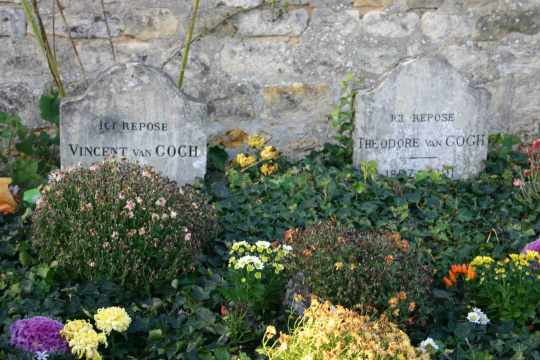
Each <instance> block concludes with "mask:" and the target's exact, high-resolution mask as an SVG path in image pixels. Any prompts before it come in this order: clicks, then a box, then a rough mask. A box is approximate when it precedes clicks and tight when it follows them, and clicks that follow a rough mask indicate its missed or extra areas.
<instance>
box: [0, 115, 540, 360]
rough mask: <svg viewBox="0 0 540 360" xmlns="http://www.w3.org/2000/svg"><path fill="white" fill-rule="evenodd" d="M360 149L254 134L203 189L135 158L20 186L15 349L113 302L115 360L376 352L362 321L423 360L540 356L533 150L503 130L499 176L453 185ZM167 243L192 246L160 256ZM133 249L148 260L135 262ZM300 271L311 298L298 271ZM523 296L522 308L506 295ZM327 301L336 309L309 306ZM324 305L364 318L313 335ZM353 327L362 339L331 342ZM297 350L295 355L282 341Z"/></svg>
mask: <svg viewBox="0 0 540 360" xmlns="http://www.w3.org/2000/svg"><path fill="white" fill-rule="evenodd" d="M342 115H343V114H342V113H337V114H335V116H338V117H340V116H342ZM343 119H345V120H343ZM341 120H342V121H341V122H340V123H342V122H343V121H346V117H343V118H342V119H341ZM345 128H347V127H346V126H345ZM349 145H350V144H348V143H347V142H345V143H342V144H339V143H338V144H337V145H328V146H326V147H325V149H324V150H322V151H320V152H316V153H313V154H311V155H309V156H308V157H306V158H305V159H302V160H300V161H296V162H289V161H287V160H286V159H284V158H283V157H281V156H280V155H279V150H278V149H276V148H274V147H272V146H271V144H270V141H269V139H265V138H264V137H262V136H251V137H250V138H249V139H248V140H247V141H246V145H245V151H244V152H243V153H242V155H241V156H234V157H233V158H232V159H231V161H227V160H224V157H223V152H221V153H219V152H218V153H217V154H219V156H216V157H214V160H216V159H217V160H219V162H220V164H218V165H219V166H215V165H216V164H214V171H217V172H218V173H219V172H221V173H220V174H218V175H217V176H214V175H216V174H214V175H212V176H209V178H208V179H207V182H206V183H205V185H204V187H201V188H198V189H193V188H189V187H188V188H182V189H176V188H173V187H172V186H171V184H169V183H168V182H167V181H166V180H164V179H161V178H159V177H157V176H154V175H155V174H154V173H153V172H152V170H151V169H142V168H140V167H138V166H136V165H131V164H129V163H124V165H119V164H120V163H118V162H106V163H104V164H100V165H98V166H96V167H94V168H90V169H86V170H81V169H75V170H72V171H67V172H61V173H53V174H52V176H51V179H50V181H51V183H50V184H44V186H43V187H42V188H41V191H42V193H43V194H44V195H43V197H42V198H41V200H40V201H39V202H38V204H37V205H34V206H32V205H31V204H30V203H29V202H26V203H25V202H23V201H22V199H21V198H20V197H17V196H16V197H15V198H16V199H17V200H18V202H19V204H18V206H17V207H16V208H14V212H15V213H14V214H8V212H6V214H5V215H0V226H1V228H2V232H1V234H0V302H1V304H2V306H1V307H0V326H1V327H2V335H0V358H6V359H10V360H11V359H30V358H31V357H32V356H33V355H32V354H30V353H28V352H24V351H21V349H17V348H16V347H15V346H13V344H12V341H11V338H10V327H11V326H12V325H13V324H15V323H16V321H18V320H23V319H31V318H32V317H35V316H46V317H47V318H50V319H51V320H52V321H58V322H60V323H63V324H65V323H67V322H68V321H70V320H73V319H78V320H83V321H87V322H91V323H93V322H94V315H95V314H96V313H97V312H98V311H99V309H100V308H109V307H118V308H122V309H125V311H126V314H127V316H129V318H130V319H131V320H132V321H131V323H130V325H129V327H128V328H127V329H126V331H125V332H124V333H117V332H112V333H111V334H110V336H109V337H108V338H107V341H108V343H109V344H108V345H109V346H107V347H105V346H104V345H105V344H104V343H103V341H100V340H99V338H97V337H93V338H92V339H94V340H96V341H94V342H92V344H94V345H96V346H95V347H90V349H98V350H97V351H98V352H99V354H100V356H101V357H102V358H104V359H235V358H238V359H243V360H245V359H257V358H265V357H269V358H276V359H280V358H287V359H302V357H301V356H304V355H305V356H308V355H309V354H307V353H306V354H304V353H301V355H298V354H300V353H298V354H296V353H295V351H296V350H294V349H300V348H302V349H304V348H306V349H309V347H305V346H300V345H301V344H303V343H302V341H304V340H305V341H311V340H315V339H334V340H336V341H334V340H332V341H328V342H323V343H321V344H326V345H325V346H327V347H326V348H325V349H327V350H328V351H329V352H328V353H329V354H332V351H335V350H336V347H341V346H344V347H343V348H346V349H348V350H347V351H352V352H354V351H364V352H366V354H367V352H368V351H371V350H370V349H374V348H376V347H373V346H375V345H377V346H380V345H381V344H382V343H381V342H380V341H379V340H377V341H375V340H373V341H374V343H369V344H370V345H369V346H367V347H366V346H364V345H365V342H364V340H365V339H360V338H358V337H356V336H355V335H354V333H355V330H351V329H355V327H354V326H357V325H358V326H360V325H362V326H367V327H379V326H381V327H383V328H384V327H388V328H392V329H393V330H392V331H395V333H396V334H400V335H399V336H397V335H396V337H395V339H397V338H398V337H399V338H400V339H401V340H400V341H399V343H400V344H401V345H403V346H405V347H406V348H407V350H406V352H407V353H408V354H410V356H412V354H413V353H414V354H415V355H414V356H418V357H426V356H428V354H429V356H431V358H440V359H491V358H494V359H508V358H516V359H519V358H526V359H529V358H531V359H537V358H540V350H539V349H540V329H539V324H538V322H537V320H536V319H538V318H540V316H539V315H540V314H539V311H540V309H539V306H538V293H539V292H538V284H539V283H540V281H539V280H538V277H537V276H538V263H537V261H538V259H537V258H536V256H537V255H535V254H534V253H533V254H531V253H530V252H528V251H529V250H532V251H537V250H540V249H538V245H537V243H536V242H534V240H535V239H536V238H537V237H538V234H540V209H539V208H538V206H537V203H536V202H535V201H534V200H531V199H534V197H533V196H529V195H528V194H531V192H530V189H534V186H535V184H536V182H535V181H536V180H535V179H537V178H536V177H534V176H531V175H530V174H531V171H534V170H536V169H537V168H536V167H535V165H534V161H535V159H536V158H535V157H534V156H535V155H531V154H534V152H532V151H531V148H526V149H524V150H520V149H519V147H518V142H517V141H516V139H515V138H514V137H509V136H494V137H492V138H491V149H490V153H489V157H488V161H487V162H486V169H485V171H483V172H482V173H481V174H480V175H479V176H478V177H477V178H474V179H470V180H463V181H455V180H450V179H448V178H445V177H444V176H443V175H442V174H441V173H438V172H435V171H425V172H420V173H418V174H417V175H416V176H415V177H405V176H401V177H396V178H387V177H381V176H377V175H376V174H375V171H374V169H375V168H374V164H370V163H365V164H362V166H361V168H360V170H356V169H354V168H352V167H351V166H350V165H349V164H350V159H349V156H350V151H348V147H349ZM534 146H535V145H534V144H533V148H534ZM220 169H221V170H220ZM125 174H130V176H124V175H125ZM527 174H528V175H527ZM533 175H534V174H533ZM149 177H150V178H149ZM101 183H107V184H108V185H109V186H108V187H103V186H101V185H100V184H101ZM83 184H85V185H84V186H83ZM531 184H532V185H531ZM12 189H13V188H12ZM139 198H140V199H139ZM98 200H100V201H98ZM194 204H195V205H194ZM213 208H215V210H213ZM157 210H160V211H159V212H158V211H157ZM165 210H166V211H165ZM47 211H48V212H47ZM10 212H11V211H10ZM173 212H174V213H176V216H175V215H174V213H173ZM186 212H189V214H188V215H186V216H184V217H182V218H180V216H179V214H180V213H182V214H186ZM165 213H166V215H167V216H166V218H165V219H163V216H164V214H165ZM154 214H155V215H157V216H159V221H158V219H157V218H156V216H153V215H154ZM119 220H121V221H119ZM166 224H169V225H171V224H174V226H165V225H166ZM161 225H163V226H161ZM141 228H144V231H141ZM185 229H187V230H188V231H187V232H186V231H185ZM134 230H136V233H135V232H133V231H134ZM115 231H116V232H118V238H117V236H116V235H115ZM129 234H132V237H131V239H132V240H133V241H127V242H125V244H124V245H125V246H124V247H118V248H117V249H115V250H114V251H113V248H114V247H113V245H112V241H113V240H118V241H117V243H118V244H121V243H122V241H120V240H121V239H122V240H126V239H128V238H130V237H129V236H128V235H129ZM188 234H190V236H188ZM366 234H371V235H370V236H371V237H370V236H367V235H366ZM374 234H375V235H374ZM120 235H121V236H120ZM160 239H165V240H164V241H165V243H167V241H170V242H169V243H170V244H174V246H180V248H175V249H177V250H175V251H166V250H167V249H168V248H167V247H159V246H158V247H154V248H152V251H149V248H148V246H147V244H150V245H152V244H153V243H152V242H153V241H156V240H157V241H160ZM167 239H169V240H167ZM333 243H336V244H340V246H332V244H333ZM50 244H56V245H54V246H50ZM70 244H71V246H70ZM73 244H78V245H77V246H73ZM186 244H192V245H193V246H187V247H184V245H186ZM83 245H84V246H88V247H84V246H83ZM115 246H116V245H115ZM288 246H291V248H289V247H288ZM150 247H151V246H150ZM291 250H292V251H291ZM522 250H523V253H521V254H520V252H521V251H522ZM289 252H290V253H291V256H290V257H289V255H287V256H285V254H286V253H289ZM133 254H138V255H140V258H141V259H143V260H141V261H142V262H141V263H140V264H139V265H141V266H143V265H144V266H145V268H146V269H148V271H146V270H145V271H146V272H141V271H139V270H136V268H137V266H139V265H137V264H138V263H137V261H135V260H136V259H134V258H133ZM145 256H149V258H150V260H148V261H146V260H144V259H145ZM489 259H491V260H489ZM68 260H69V261H68ZM360 267H362V270H364V271H360ZM66 269H70V270H71V271H69V272H68V271H66ZM141 269H142V268H141ZM501 269H504V271H502V270H501ZM161 270H163V271H161ZM301 272H303V275H304V276H303V280H304V282H305V283H306V284H307V285H308V290H307V293H303V291H304V290H305V289H302V288H301V287H298V286H296V284H295V281H293V279H294V278H295V277H297V275H298V274H299V273H301ZM141 274H145V275H144V279H143V278H141V277H139V276H140V275H141ZM149 279H153V280H151V281H150V280H149ZM325 279H326V280H328V279H331V281H325ZM482 279H483V280H482ZM362 289H364V290H365V289H370V290H369V296H368V295H367V294H366V291H362ZM310 293H315V295H318V296H319V297H320V298H321V302H318V303H312V302H310V301H309V300H308V297H309V296H310V295H311V294H310ZM516 293H519V294H520V295H519V296H520V299H522V300H523V301H521V302H518V303H516V302H513V301H509V296H510V295H509V294H516ZM291 299H292V300H291ZM327 300H332V301H333V302H334V303H335V307H332V305H329V303H326V301H327ZM297 303H302V304H304V305H305V306H304V307H303V308H302V307H298V306H296V304H297ZM317 304H319V305H320V306H325V308H324V309H325V310H324V311H316V312H313V313H312V312H310V311H309V310H307V309H310V306H314V307H316V306H318V305H317ZM321 304H324V305H321ZM339 304H343V305H346V307H348V308H349V309H345V308H341V307H338V306H339ZM312 309H313V308H312ZM333 309H339V311H337V312H333V311H334V310H333ZM315 313H317V314H319V315H324V316H323V318H324V319H326V320H324V321H323V322H325V323H328V321H329V319H330V318H333V317H335V316H337V315H339V314H347V319H348V320H347V321H349V320H350V323H349V322H345V323H344V327H343V328H339V327H337V328H331V329H330V330H331V331H330V330H329V331H330V332H329V333H326V332H325V331H326V330H328V329H323V328H322V327H318V326H319V325H317V328H318V329H320V330H321V331H322V332H321V333H320V334H326V335H324V336H322V335H320V336H319V335H316V336H315V335H314V336H315V337H311V336H312V335H313V334H314V333H313V332H311V330H310V329H312V327H310V326H312V325H313V324H322V323H320V322H317V321H318V320H317V318H316V316H315V315H314V314H315ZM310 314H311V315H313V316H312V317H310V316H311V315H310ZM365 316H368V317H369V321H368V318H366V317H365ZM327 320H328V321H327ZM360 320H361V321H360ZM310 321H312V322H310ZM336 321H337V320H336ZM379 321H380V322H379ZM347 324H349V325H351V326H352V325H354V326H353V327H348V326H349V325H347ZM268 325H271V326H273V327H274V328H275V329H276V333H277V332H280V334H281V335H280V336H279V337H278V336H275V337H274V336H271V335H272V333H273V330H272V329H273V328H272V327H270V331H269V332H268V331H267V333H266V337H264V333H265V329H266V328H267V326H268ZM313 326H315V325H313ZM340 329H341V330H343V331H345V330H347V329H348V330H347V331H349V330H351V332H352V333H353V335H351V337H350V338H349V337H348V336H349V335H347V336H345V338H346V339H350V340H351V341H352V342H348V343H347V344H342V343H340V341H338V340H337V338H336V337H332V336H333V335H331V334H334V335H335V333H334V332H332V331H334V330H336V331H338V330H339V331H341V330H340ZM323 330H324V331H323ZM96 333H97V332H96ZM296 335H298V336H296ZM97 336H99V334H98V335H97ZM289 336H291V337H290V338H289ZM295 336H296V337H295ZM326 336H328V338H327V337H326ZM310 339H311V340H310ZM102 340H103V339H102ZM297 340H298V341H297ZM353 340H354V341H353ZM325 341H326V340H325ZM383 343H384V342H383ZM283 344H290V345H291V349H290V351H289V352H287V351H281V350H279V351H278V349H282V350H283V348H284V346H285V345H283ZM299 344H300V345H299ZM310 344H312V343H310ZM321 344H319V345H321ZM360 344H364V345H360ZM396 344H397V343H396ZM293 345H294V346H293ZM372 345H373V346H372ZM286 346H289V345H286ZM396 346H397V345H396ZM415 347H416V348H415ZM312 349H318V348H317V347H313V348H312ZM396 349H397V348H396V347H392V351H394V350H396ZM324 351H326V350H324ZM380 351H381V353H379V355H380V354H382V352H383V351H390V350H389V349H386V350H380ZM377 352H379V350H376V351H375V353H377ZM375 353H374V354H375ZM77 354H83V356H82V357H83V358H85V357H86V358H89V357H88V355H87V352H84V353H82V352H78V353H77ZM90 354H91V355H92V354H93V353H90ZM34 355H35V354H34ZM280 356H281V357H280ZM355 356H356V357H355ZM389 356H390V357H389V358H392V356H393V355H389ZM407 356H408V355H407ZM49 358H52V359H54V358H58V359H61V358H66V359H70V358H72V355H70V354H69V353H68V352H66V353H64V354H58V355H55V354H50V356H49ZM90 358H91V357H90ZM314 358H316V357H314ZM333 358H336V359H337V358H339V357H337V355H336V356H335V357H333ZM345 358H347V357H345ZM351 358H361V357H360V355H358V354H356V355H351ZM368 358H369V357H368Z"/></svg>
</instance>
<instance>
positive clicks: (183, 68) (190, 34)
mask: <svg viewBox="0 0 540 360" xmlns="http://www.w3.org/2000/svg"><path fill="white" fill-rule="evenodd" d="M200 3H201V1H200V0H193V13H192V14H191V23H190V24H189V28H188V32H187V34H186V39H185V41H184V44H185V45H184V54H183V58H182V65H181V67H180V75H179V76H178V83H177V85H178V88H179V89H181V88H182V84H183V82H184V74H185V72H186V66H187V62H188V58H189V49H190V48H191V38H192V37H193V30H194V29H195V22H196V21H197V16H198V14H199V6H200Z"/></svg>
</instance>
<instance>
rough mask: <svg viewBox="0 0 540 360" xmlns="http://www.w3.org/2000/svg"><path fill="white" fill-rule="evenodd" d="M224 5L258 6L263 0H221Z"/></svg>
mask: <svg viewBox="0 0 540 360" xmlns="http://www.w3.org/2000/svg"><path fill="white" fill-rule="evenodd" d="M223 2H224V3H225V5H227V6H234V7H240V8H245V9H249V8H252V7H256V6H260V5H261V4H262V3H263V2H264V0H223Z"/></svg>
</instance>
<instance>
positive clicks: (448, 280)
mask: <svg viewBox="0 0 540 360" xmlns="http://www.w3.org/2000/svg"><path fill="white" fill-rule="evenodd" d="M460 274H461V275H463V277H465V279H467V280H474V279H475V278H476V272H475V271H474V268H473V267H472V266H469V265H466V264H454V265H452V266H450V271H448V276H445V277H444V278H443V283H444V285H446V287H452V286H454V285H456V284H457V279H458V276H459V275H460Z"/></svg>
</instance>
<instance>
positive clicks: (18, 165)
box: [0, 94, 60, 188]
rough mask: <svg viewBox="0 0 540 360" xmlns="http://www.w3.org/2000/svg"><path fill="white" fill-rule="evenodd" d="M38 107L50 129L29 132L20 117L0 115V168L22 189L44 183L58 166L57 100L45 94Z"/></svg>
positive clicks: (54, 95)
mask: <svg viewBox="0 0 540 360" xmlns="http://www.w3.org/2000/svg"><path fill="white" fill-rule="evenodd" d="M39 104H40V113H41V117H42V119H43V120H44V121H46V122H48V123H49V124H50V127H46V128H41V129H35V130H33V129H29V128H28V127H26V126H25V125H24V124H23V123H22V120H21V118H20V117H19V116H16V115H10V114H7V113H0V169H4V171H5V173H6V175H7V176H8V177H11V178H13V182H14V184H17V185H19V186H21V187H23V188H32V187H36V186H38V185H40V184H42V183H44V182H45V180H46V179H47V175H48V174H49V172H50V171H52V170H53V169H56V168H58V167H59V165H60V160H59V155H58V146H59V144H60V138H59V116H60V115H59V111H60V110H59V106H60V100H59V98H58V96H57V95H56V94H50V95H44V96H42V97H41V99H40V102H39Z"/></svg>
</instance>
